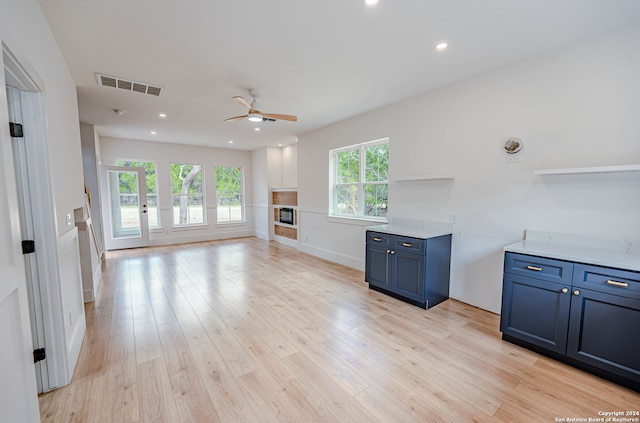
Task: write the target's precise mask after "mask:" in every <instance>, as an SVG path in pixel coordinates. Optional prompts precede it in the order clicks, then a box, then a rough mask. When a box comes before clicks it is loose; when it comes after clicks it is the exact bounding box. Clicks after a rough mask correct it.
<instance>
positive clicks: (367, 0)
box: [364, 0, 378, 7]
mask: <svg viewBox="0 0 640 423" xmlns="http://www.w3.org/2000/svg"><path fill="white" fill-rule="evenodd" d="M376 4H378V0H364V5H365V6H369V7H371V6H375V5H376Z"/></svg>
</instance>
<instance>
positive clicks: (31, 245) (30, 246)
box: [22, 240, 36, 254]
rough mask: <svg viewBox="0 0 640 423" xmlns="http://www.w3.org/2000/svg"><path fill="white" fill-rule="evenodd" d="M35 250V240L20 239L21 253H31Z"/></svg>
mask: <svg viewBox="0 0 640 423" xmlns="http://www.w3.org/2000/svg"><path fill="white" fill-rule="evenodd" d="M35 252H36V243H35V241H31V240H26V241H22V254H31V253H35Z"/></svg>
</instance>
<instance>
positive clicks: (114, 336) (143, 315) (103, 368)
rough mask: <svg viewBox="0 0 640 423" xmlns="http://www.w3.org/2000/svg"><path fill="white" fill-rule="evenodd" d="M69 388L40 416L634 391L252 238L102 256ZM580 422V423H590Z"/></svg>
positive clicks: (427, 417)
mask: <svg viewBox="0 0 640 423" xmlns="http://www.w3.org/2000/svg"><path fill="white" fill-rule="evenodd" d="M86 315H87V333H86V337H85V339H84V343H83V346H82V351H81V353H80V359H79V362H78V365H77V367H76V370H75V373H74V376H73V380H72V383H71V384H70V385H69V386H66V387H64V388H61V389H58V390H55V391H53V392H50V393H47V394H43V395H41V396H40V413H41V418H42V421H43V422H83V423H89V422H105V423H106V422H171V423H173V422H232V423H237V422H556V421H559V420H556V418H557V419H562V418H565V419H566V418H584V419H588V418H597V417H599V415H598V413H599V412H601V411H605V412H606V411H626V410H638V409H639V408H640V394H638V393H636V392H633V391H630V390H627V389H625V388H622V387H620V386H617V385H615V384H612V383H610V382H607V381H605V380H602V379H599V378H597V377H595V376H592V375H589V374H587V373H584V372H582V371H579V370H576V369H573V368H571V367H568V366H566V365H563V364H561V363H558V362H556V361H553V360H550V359H548V358H545V357H542V356H540V355H538V354H535V353H533V352H530V351H528V350H525V349H522V348H520V347H517V346H514V345H512V344H509V343H506V342H503V341H502V340H501V339H500V336H501V334H500V332H499V330H498V327H499V316H497V315H495V314H492V313H489V312H486V311H483V310H480V309H477V308H474V307H472V306H469V305H466V304H463V303H460V302H457V301H454V300H448V301H446V302H444V303H442V304H440V305H438V306H436V307H434V308H432V309H431V310H428V311H425V310H422V309H420V308H417V307H414V306H411V305H408V304H405V303H403V302H400V301H398V300H395V299H393V298H390V297H387V296H385V295H383V294H380V293H378V292H375V291H371V290H369V289H368V287H367V284H366V283H365V282H364V274H363V273H362V272H360V271H356V270H353V269H350V268H347V267H343V266H340V265H337V264H334V263H330V262H327V261H324V260H321V259H318V258H315V257H312V256H309V255H306V254H303V253H300V252H297V251H296V250H295V249H293V248H291V247H287V246H284V245H281V244H278V243H274V242H266V241H263V240H259V239H257V238H243V239H233V240H225V241H213V242H203V243H196V244H188V245H181V246H170V247H153V248H146V249H136V250H126V251H119V252H111V253H108V254H107V259H106V262H105V264H104V267H103V280H102V282H101V284H100V288H99V292H98V295H97V299H96V301H95V302H94V303H90V304H87V305H86ZM585 421H586V420H585Z"/></svg>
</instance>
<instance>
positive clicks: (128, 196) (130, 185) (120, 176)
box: [107, 170, 142, 239]
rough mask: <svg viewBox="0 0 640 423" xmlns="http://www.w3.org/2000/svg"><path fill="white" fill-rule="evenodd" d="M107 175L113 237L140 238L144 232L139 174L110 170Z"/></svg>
mask: <svg viewBox="0 0 640 423" xmlns="http://www.w3.org/2000/svg"><path fill="white" fill-rule="evenodd" d="M107 174H108V180H109V188H108V189H109V199H110V203H111V204H110V206H111V236H112V237H113V238H114V239H118V238H139V237H140V236H142V231H141V225H140V213H139V207H140V195H139V193H138V173H137V172H128V171H118V170H110V171H108V172H107Z"/></svg>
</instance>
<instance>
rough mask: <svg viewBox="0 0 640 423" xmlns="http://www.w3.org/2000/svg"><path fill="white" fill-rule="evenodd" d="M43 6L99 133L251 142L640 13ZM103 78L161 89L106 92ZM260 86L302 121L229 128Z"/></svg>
mask: <svg viewBox="0 0 640 423" xmlns="http://www.w3.org/2000/svg"><path fill="white" fill-rule="evenodd" d="M40 3H41V5H42V8H43V10H44V13H45V16H46V17H47V19H48V21H49V24H50V26H51V29H52V31H53V34H54V36H55V37H56V39H57V41H58V44H59V45H60V48H61V50H62V53H63V55H64V57H65V59H66V61H67V64H68V65H69V68H70V69H71V74H72V76H73V79H74V81H75V83H76V85H77V87H78V103H79V111H80V120H81V121H82V122H85V123H90V124H94V125H96V128H97V129H98V132H99V134H101V135H103V136H111V137H121V138H131V139H143V140H157V141H165V142H175V143H184V144H193V145H205V146H212V147H225V148H238V149H245V150H252V149H255V148H259V147H261V146H267V145H269V146H277V145H278V144H283V145H287V144H291V143H293V142H295V140H296V135H298V134H302V133H304V132H308V131H311V130H313V129H316V128H319V127H322V126H325V125H328V124H330V123H333V122H337V121H340V120H343V119H346V118H349V117H351V116H355V115H358V114H361V113H364V112H366V111H369V110H372V109H375V108H378V107H381V106H384V105H387V104H390V103H394V102H397V101H400V100H403V99H405V98H408V97H411V96H414V95H417V94H420V93H423V92H425V91H429V90H432V89H434V88H437V87H440V86H443V85H446V84H450V83H452V82H454V81H457V80H461V79H463V78H468V77H470V76H472V75H476V74H478V73H482V72H486V71H488V70H491V69H495V68H497V67H501V66H504V65H506V64H509V63H513V62H516V61H519V60H522V59H524V58H527V57H531V56H535V55H539V54H541V53H543V52H545V51H549V50H553V49H557V48H560V47H562V46H564V45H566V44H569V43H572V42H574V41H576V40H578V39H581V38H585V37H589V36H591V35H594V34H597V33H600V32H604V31H607V30H610V29H612V28H615V27H618V26H622V25H625V24H628V23H631V22H633V21H637V20H638V19H640V1H638V0H482V1H479V0H441V1H435V0H380V3H379V4H378V5H377V6H376V7H375V8H367V7H365V6H364V5H363V3H362V0H320V1H316V2H311V1H308V0H270V1H264V0H263V1H261V0H188V1H176V0H109V1H105V0H40ZM440 41H446V42H447V43H448V44H449V48H448V49H447V50H446V51H444V52H436V51H435V49H434V46H435V45H436V44H437V43H438V42H440ZM639 42H640V41H639ZM96 72H98V73H104V74H107V75H112V76H117V77H120V78H125V79H130V80H133V81H138V82H142V83H147V84H151V85H158V86H161V87H164V92H163V94H162V95H161V96H160V97H153V96H149V95H145V94H139V93H135V92H126V91H123V90H119V89H115V88H109V87H101V86H98V85H97V83H96V76H95V73H96ZM251 87H256V88H260V89H261V91H262V97H261V98H260V106H261V110H262V111H264V112H268V113H285V114H295V115H297V116H298V119H299V120H298V122H297V123H291V122H283V121H278V122H271V123H259V124H254V123H251V122H248V121H246V120H243V121H239V122H223V120H224V119H226V118H228V117H232V116H237V115H242V114H245V112H246V109H243V108H242V107H241V106H239V105H238V104H236V103H235V102H234V101H232V99H231V97H233V96H236V95H240V96H244V97H245V98H247V99H248V100H250V97H249V94H248V89H249V88H251ZM115 108H117V109H122V110H124V111H125V114H124V115H123V116H116V114H115V113H114V112H113V109H115ZM158 113H166V114H167V115H168V117H167V118H165V119H161V118H159V117H158ZM255 127H260V128H261V131H260V132H255V131H254V128H255ZM151 131H157V134H156V135H151V133H150V132H151ZM229 140H233V141H234V143H233V144H229Z"/></svg>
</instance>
